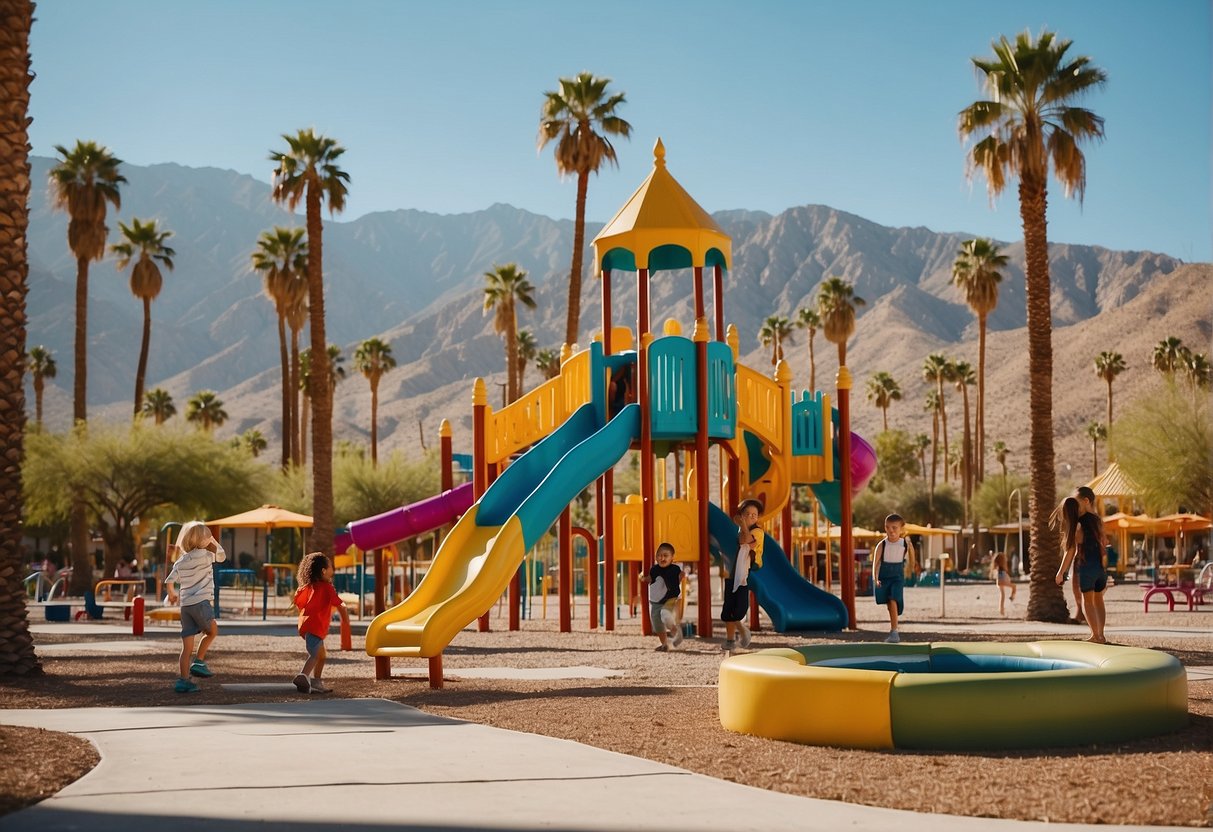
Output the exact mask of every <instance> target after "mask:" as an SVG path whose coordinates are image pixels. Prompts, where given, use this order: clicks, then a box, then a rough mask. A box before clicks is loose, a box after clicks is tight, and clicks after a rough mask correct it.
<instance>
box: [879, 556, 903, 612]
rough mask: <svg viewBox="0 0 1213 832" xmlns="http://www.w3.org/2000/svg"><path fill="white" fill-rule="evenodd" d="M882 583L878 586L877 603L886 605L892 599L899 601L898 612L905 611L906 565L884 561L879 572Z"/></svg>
mask: <svg viewBox="0 0 1213 832" xmlns="http://www.w3.org/2000/svg"><path fill="white" fill-rule="evenodd" d="M877 576H878V577H879V578H880V583H879V584H878V585H877V586H876V603H877V604H879V605H880V606H882V607H883V606H885V605H886V604H888V603H889V602H890V601H896V602H897V614H898V615H901V614H902V613H903V612H905V608H906V602H905V597H904V589H905V565H904V564H901V563H882V564H880V572H879V573H877Z"/></svg>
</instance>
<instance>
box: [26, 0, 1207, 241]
mask: <svg viewBox="0 0 1213 832" xmlns="http://www.w3.org/2000/svg"><path fill="white" fill-rule="evenodd" d="M1210 5H1211V4H1210V3H1209V2H1208V0H1159V2H1144V0H1141V1H1140V2H1139V1H1138V0H1020V2H1015V3H1006V2H986V0H931V1H930V2H925V0H924V1H923V2H909V1H908V0H903V1H902V2H894V1H893V0H856V2H849V3H844V2H830V3H825V2H817V0H736V1H734V0H698V2H682V1H681V0H670V1H668V2H654V0H638V1H637V0H615V2H609V3H595V4H590V3H576V2H567V0H566V2H549V1H548V0H513V1H512V2H507V1H506V0H500V1H499V2H490V0H474V1H473V0H450V1H449V2H435V0H430V2H412V0H350V2H348V3H341V4H334V3H331V2H326V0H255V1H253V0H208V1H207V2H185V0H107V2H103V3H102V2H85V0H39V2H38V8H37V13H36V16H37V21H36V22H35V24H34V30H33V37H32V52H33V64H34V70H35V71H36V73H37V79H36V80H35V82H34V85H33V88H32V96H33V97H32V103H31V109H32V114H33V116H34V123H33V125H32V127H31V141H32V143H33V150H34V152H35V153H36V154H38V155H44V156H52V155H54V150H53V148H54V145H56V144H71V143H72V142H74V141H75V140H76V139H78V138H84V139H94V140H96V141H99V142H102V143H104V144H106V145H108V146H109V147H110V148H111V149H112V150H113V151H114V153H115V154H116V155H118V156H119V157H120V158H122V159H124V160H126V161H129V162H131V163H135V164H140V165H146V164H152V163H158V162H177V163H180V164H184V165H190V166H195V167H203V166H213V167H219V168H230V169H233V170H237V171H240V172H243V173H248V174H251V175H253V176H255V177H257V178H258V179H262V180H265V181H267V182H268V181H269V177H270V170H271V165H270V163H269V162H268V161H267V160H266V156H267V154H268V152H269V150H270V149H271V148H280V147H283V146H284V143H283V142H282V141H281V139H280V138H279V136H280V134H282V133H286V132H293V131H295V130H297V129H298V128H301V127H315V128H316V129H317V130H319V131H321V132H323V133H326V134H328V135H330V136H332V137H334V138H336V139H337V140H338V141H340V142H341V143H342V144H343V145H344V146H345V147H346V148H347V152H346V155H345V157H344V159H345V169H346V170H347V171H348V172H349V173H350V175H351V179H352V181H351V184H350V197H349V202H348V205H347V210H346V212H345V214H343V215H342V216H341V217H339V219H353V218H356V217H358V216H361V215H363V214H365V213H368V212H372V211H384V210H393V209H397V208H416V209H420V210H424V211H433V212H436V213H443V214H449V213H462V212H468V211H476V210H479V209H482V208H486V207H488V206H489V205H491V204H493V203H496V202H506V203H510V204H512V205H515V206H518V207H520V208H524V209H527V210H530V211H534V212H536V213H539V214H544V215H547V216H552V217H566V218H567V217H572V215H573V210H574V197H575V188H574V183H573V181H572V180H564V181H562V180H560V179H559V178H558V177H557V175H556V172H555V165H554V163H553V161H552V158H551V151H550V150H548V151H545V152H544V153H542V154H537V153H536V149H535V138H536V130H537V126H538V114H539V105H540V102H541V100H542V93H543V91H544V90H547V89H552V88H553V87H554V86H555V84H556V80H557V78H559V77H561V76H570V75H573V74H576V73H577V72H579V71H582V70H588V71H591V72H593V73H595V74H597V75H605V76H607V77H610V78H612V79H613V83H612V88H613V89H618V90H620V91H623V92H625V93H626V94H627V103H626V104H625V105H624V107H623V108H622V110H621V114H622V115H623V117H624V118H626V119H627V120H628V121H629V122H631V124H632V126H633V128H634V132H633V135H632V139H631V140H630V141H622V142H620V143H619V145H618V152H619V161H620V165H619V168H618V169H604V170H603V172H602V173H601V175H600V176H598V177H597V178H595V179H593V180H591V183H590V190H589V202H588V208H587V214H588V216H589V218H590V219H591V220H597V221H605V220H607V219H609V218H610V216H611V215H612V214H613V213H614V212H615V210H616V209H617V208H618V207H619V206H620V205H621V204H622V203H623V201H624V200H625V199H626V198H627V197H628V195H629V194H630V193H631V192H632V190H634V189H635V187H636V186H637V185H638V184H639V183H640V181H641V180H642V179H643V178H644V176H645V175H646V174H647V172H648V170H649V169H650V166H651V164H652V153H651V150H652V145H653V142H654V140H655V139H656V138H657V137H658V136H661V137H662V139H663V140H664V142H665V145H666V148H667V154H668V162H669V167H670V170H671V172H672V173H673V174H674V175H675V176H676V177H677V178H678V179H679V180H680V181H681V182H682V183H683V185H684V186H686V187H687V189H688V190H689V191H690V192H691V193H692V194H693V195H694V196H695V197H696V199H697V200H698V201H699V202H700V204H701V205H703V206H704V207H705V208H706V209H708V210H709V211H717V210H722V209H729V208H749V209H760V210H764V211H769V212H772V213H777V212H779V211H782V210H784V209H786V208H788V207H791V206H795V205H804V204H812V203H815V204H825V205H829V206H831V207H834V208H839V209H842V210H845V211H849V212H852V213H855V214H858V215H860V216H862V217H865V218H867V219H871V220H874V221H876V222H878V223H881V224H884V225H892V226H926V227H928V228H930V229H932V230H935V231H958V232H971V233H975V234H982V235H988V236H992V237H995V238H997V239H1000V240H1018V239H1021V238H1022V233H1021V231H1020V225H1019V206H1018V201H1017V199H1016V197H1015V192H1014V185H1012V187H1011V189H1010V191H1009V193H1008V194H1007V195H1004V196H1003V197H1002V198H1000V199H999V200H997V201H996V202H995V203H994V204H993V205H991V203H990V200H989V198H988V196H987V193H986V188H985V182H984V180H981V179H980V178H977V179H974V180H973V181H972V182H969V181H968V180H966V178H965V172H964V158H965V157H964V149H963V148H962V146H961V144H960V141H959V139H958V138H957V134H956V114H957V112H958V111H959V110H960V109H962V108H963V107H965V106H966V105H967V104H969V103H971V102H972V101H974V100H976V99H978V98H981V97H984V96H983V94H982V93H981V92H980V90H979V87H978V83H977V80H976V76H975V75H974V72H973V69H972V64H971V62H970V58H972V57H974V56H987V55H990V54H991V50H990V42H991V41H992V40H993V39H995V38H996V37H997V36H999V35H1000V34H1006V35H1008V36H1013V35H1014V34H1016V33H1017V32H1020V31H1023V30H1024V29H1030V30H1032V31H1033V32H1039V31H1040V30H1041V29H1042V28H1048V29H1050V30H1053V31H1056V32H1057V33H1058V34H1059V35H1060V36H1062V37H1065V38H1069V39H1071V40H1073V41H1074V46H1073V47H1072V50H1071V53H1072V54H1083V55H1089V56H1090V57H1091V58H1092V59H1093V61H1094V62H1095V63H1096V64H1097V65H1098V66H1101V67H1103V68H1104V69H1105V70H1107V72H1108V76H1109V81H1108V84H1107V85H1106V87H1105V88H1104V89H1103V90H1101V91H1099V92H1096V93H1095V94H1094V95H1092V96H1090V97H1089V98H1088V99H1087V100H1085V101H1084V102H1083V103H1084V104H1085V105H1086V106H1089V107H1090V108H1092V109H1093V110H1095V111H1096V112H1097V113H1099V114H1100V115H1102V116H1104V118H1105V119H1106V130H1107V140H1106V141H1105V142H1103V143H1102V144H1098V145H1094V146H1091V147H1088V148H1087V160H1088V184H1087V194H1086V201H1085V204H1084V205H1082V206H1080V205H1079V204H1078V203H1077V202H1076V201H1072V200H1071V201H1067V200H1065V199H1064V198H1063V196H1062V193H1061V190H1060V188H1058V187H1056V185H1054V186H1053V187H1052V188H1051V189H1050V194H1049V196H1050V205H1049V237H1050V239H1051V240H1054V241H1057V242H1072V243H1089V244H1096V245H1103V246H1107V247H1110V248H1115V249H1147V250H1151V251H1161V252H1166V253H1168V254H1172V255H1174V256H1177V257H1180V258H1183V259H1184V260H1188V261H1210V260H1213V239H1211V238H1213V231H1211V229H1213V216H1211V211H1210V182H1211V171H1210V155H1211V151H1213V139H1211V135H1210V133H1211V130H1210V122H1211V118H1213V117H1211V113H1210V102H1213V46H1211V40H1213V22H1211V13H1210Z"/></svg>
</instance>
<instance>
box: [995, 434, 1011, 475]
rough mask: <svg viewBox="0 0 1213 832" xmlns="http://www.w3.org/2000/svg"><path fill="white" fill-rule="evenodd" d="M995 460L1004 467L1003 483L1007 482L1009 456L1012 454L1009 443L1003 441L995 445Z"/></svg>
mask: <svg viewBox="0 0 1213 832" xmlns="http://www.w3.org/2000/svg"><path fill="white" fill-rule="evenodd" d="M993 450H994V459H996V460H997V461H998V464H999V465H1001V466H1002V481H1003V482H1006V481H1007V455H1008V454H1010V453H1011V449H1010V448H1008V447H1007V443H1006V442H1003V441H1002V440H1001V439H1000V440H998V441H997V442H995V443H994V446H993Z"/></svg>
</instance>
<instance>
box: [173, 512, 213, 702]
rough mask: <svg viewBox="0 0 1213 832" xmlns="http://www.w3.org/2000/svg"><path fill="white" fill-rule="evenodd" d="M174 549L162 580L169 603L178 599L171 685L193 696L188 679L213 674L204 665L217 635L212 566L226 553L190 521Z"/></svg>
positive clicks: (192, 684) (203, 528) (197, 523)
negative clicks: (177, 647) (176, 667)
mask: <svg viewBox="0 0 1213 832" xmlns="http://www.w3.org/2000/svg"><path fill="white" fill-rule="evenodd" d="M177 548H178V550H179V551H180V552H181V553H182V554H181V556H180V557H179V558H178V559H177V562H176V563H174V564H173V569H172V571H171V572H169V574H168V578H166V579H165V581H164V583H165V586H166V587H168V601H169V603H170V604H172V603H176V602H177V601H178V599H179V600H180V602H181V660H180V671H181V675H180V676H179V677H178V678H177V681H176V682H175V683H174V684H173V690H175V691H177V693H194V692H196V691H198V690H199V688H198V685H197V683H195V682H194V681H192V680H191V679H190V676H199V677H202V678H205V677H208V676H214V675H215V674H214V673H212V672H211V669H210V668H209V667H207V666H206V651H207V650H209V649H210V647H211V644H212V643H213V642H214V641H215V636H217V635H219V627H218V625H217V624H216V623H215V611H214V610H213V609H212V608H211V598H212V597H213V596H214V594H215V575H214V570H213V569H212V565H213V564H215V563H222V562H223V561H225V560H227V553H226V552H224V551H223V547H222V546H220V545H219V541H217V540H215V538H214V537H213V536H212V535H211V530H210V529H208V528H207V527H206V524H205V523H203V522H201V521H199V520H191V521H190V522H188V523H186V524H185V525H184V526H182V527H181V534H180V535H178V536H177ZM174 584H175V585H176V588H174ZM177 589H179V590H180V592H178V591H177ZM199 633H202V641H201V642H200V643H199V644H198V658H196V659H194V660H193V661H190V659H191V658H192V657H193V655H194V636H196V635H198V634H199Z"/></svg>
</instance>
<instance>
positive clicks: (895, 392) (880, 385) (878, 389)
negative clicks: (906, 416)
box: [868, 370, 901, 431]
mask: <svg viewBox="0 0 1213 832" xmlns="http://www.w3.org/2000/svg"><path fill="white" fill-rule="evenodd" d="M868 401H870V402H872V403H873V404H875V405H876V406H877V407H879V408H880V412H881V415H882V416H883V417H884V429H885V430H886V431H887V430H888V429H889V405H891V404H892V403H893V402H899V401H901V386H900V385H899V384H898V383H897V379H895V378H893V376H892V374H890V373H887V372H885V371H884V370H881V371H880V372H879V373H876V374H875V375H874V376H872V377H871V378H869V379H868Z"/></svg>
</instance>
